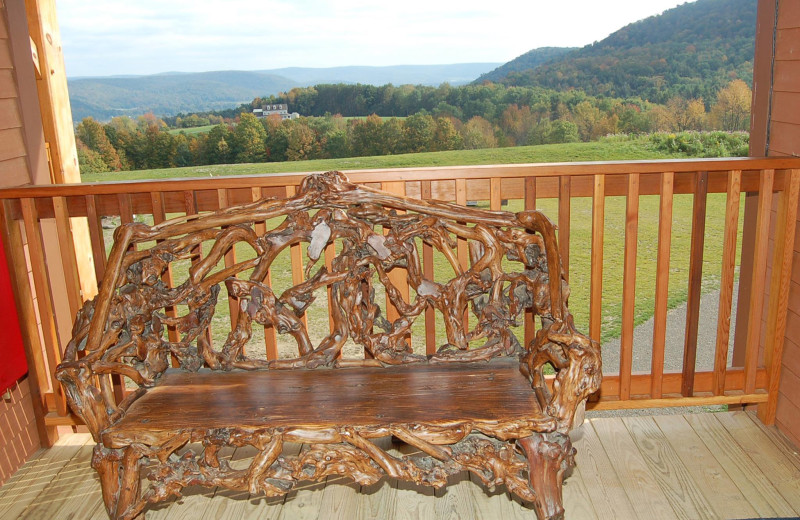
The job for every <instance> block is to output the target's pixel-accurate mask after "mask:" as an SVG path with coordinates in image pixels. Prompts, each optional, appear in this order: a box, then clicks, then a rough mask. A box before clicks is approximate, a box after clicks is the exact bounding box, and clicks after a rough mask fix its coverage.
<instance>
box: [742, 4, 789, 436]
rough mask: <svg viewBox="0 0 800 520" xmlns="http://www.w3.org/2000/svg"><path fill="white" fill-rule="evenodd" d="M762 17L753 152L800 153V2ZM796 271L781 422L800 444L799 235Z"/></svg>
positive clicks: (762, 7)
mask: <svg viewBox="0 0 800 520" xmlns="http://www.w3.org/2000/svg"><path fill="white" fill-rule="evenodd" d="M776 6H777V9H778V12H777V21H776V17H775V9H776ZM758 17H759V19H758V22H757V35H756V60H755V69H754V72H753V83H754V88H753V90H754V96H753V118H752V125H751V136H752V139H751V155H756V156H761V155H765V152H766V154H768V155H770V156H796V155H797V154H800V2H775V1H774V0H760V1H759V12H758ZM773 37H774V42H775V47H774V55H773V54H772V53H773V48H772V45H773ZM773 59H774V64H773ZM764 130H766V132H764ZM765 133H766V135H764V134H765ZM775 209H776V206H773V210H775ZM773 214H774V213H773ZM798 231H800V227H798ZM792 271H793V272H792V279H791V286H790V287H789V312H788V315H787V318H786V333H785V338H784V346H783V362H782V367H781V371H780V389H779V395H778V402H777V410H776V414H775V423H776V424H777V426H778V427H779V428H781V429H782V430H783V431H784V433H786V435H787V436H788V437H789V438H791V440H792V441H793V442H794V443H795V445H798V446H800V347H798V345H800V241H798V240H797V239H795V243H794V252H793V262H792Z"/></svg>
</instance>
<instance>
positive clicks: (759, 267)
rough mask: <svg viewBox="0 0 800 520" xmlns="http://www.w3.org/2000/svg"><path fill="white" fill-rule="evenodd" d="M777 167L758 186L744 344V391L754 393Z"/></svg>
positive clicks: (767, 173)
mask: <svg viewBox="0 0 800 520" xmlns="http://www.w3.org/2000/svg"><path fill="white" fill-rule="evenodd" d="M774 178H775V170H771V169H769V170H763V171H762V172H761V179H760V182H759V185H758V193H759V196H758V216H757V218H756V243H755V248H754V250H753V278H752V285H751V287H753V289H754V290H753V294H752V297H751V298H750V306H749V309H748V315H747V343H746V344H745V354H744V358H745V362H744V392H745V393H746V394H752V393H753V392H755V390H756V372H757V370H758V347H759V341H760V340H761V319H762V314H761V313H762V310H763V309H764V291H763V290H761V288H763V287H764V283H765V280H766V275H767V247H768V245H769V224H770V217H771V212H772V184H773V181H774Z"/></svg>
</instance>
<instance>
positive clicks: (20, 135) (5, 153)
mask: <svg viewBox="0 0 800 520" xmlns="http://www.w3.org/2000/svg"><path fill="white" fill-rule="evenodd" d="M25 157H26V149H25V136H24V130H23V128H22V118H21V117H20V110H19V90H18V88H17V84H16V82H15V79H14V60H13V53H12V49H11V38H10V37H9V33H8V20H7V16H6V11H5V8H4V7H3V8H0V186H17V185H20V184H27V183H28V182H30V176H29V175H28V165H27V161H26V160H25Z"/></svg>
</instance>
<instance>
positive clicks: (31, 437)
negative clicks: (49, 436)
mask: <svg viewBox="0 0 800 520" xmlns="http://www.w3.org/2000/svg"><path fill="white" fill-rule="evenodd" d="M6 397H7V398H6ZM0 431H2V433H1V434H0V485H2V484H3V483H4V482H5V481H7V480H8V479H9V478H11V476H12V475H13V474H14V472H16V471H17V470H18V469H19V468H20V467H21V466H22V465H23V464H24V463H25V461H26V460H28V458H29V457H30V456H31V455H32V454H33V452H34V451H36V450H37V449H39V435H38V433H37V432H36V419H35V417H34V414H33V399H32V397H31V388H30V385H29V384H28V379H27V378H24V379H22V381H20V382H19V383H18V384H17V385H15V386H14V387H13V388H11V389H10V391H9V393H8V394H7V396H5V397H2V398H0Z"/></svg>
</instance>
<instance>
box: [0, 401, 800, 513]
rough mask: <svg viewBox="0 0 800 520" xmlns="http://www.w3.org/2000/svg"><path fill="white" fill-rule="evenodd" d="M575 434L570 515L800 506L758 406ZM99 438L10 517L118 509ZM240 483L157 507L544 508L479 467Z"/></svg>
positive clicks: (55, 466)
mask: <svg viewBox="0 0 800 520" xmlns="http://www.w3.org/2000/svg"><path fill="white" fill-rule="evenodd" d="M575 446H576V448H577V449H578V455H577V461H578V466H577V469H576V471H575V473H574V474H573V475H572V476H571V477H570V478H569V479H567V481H566V483H565V486H564V502H565V507H566V510H567V518H579V519H582V518H597V519H610V518H615V519H628V518H630V519H638V518H647V519H648V520H657V519H662V518H663V519H671V518H686V519H700V518H726V519H732V518H758V517H762V518H765V517H766V518H776V517H784V518H786V517H788V518H792V517H797V516H798V515H800V455H798V453H797V448H795V447H794V446H792V445H791V444H790V443H789V442H788V441H787V440H786V439H785V437H783V436H782V435H781V434H780V433H779V432H778V431H777V430H775V429H774V428H768V427H764V426H763V425H761V424H760V423H759V422H758V420H757V419H755V418H754V417H753V416H751V415H750V414H748V413H744V412H725V413H713V414H712V413H706V414H692V415H663V416H654V417H625V418H617V417H615V418H602V419H599V418H596V419H591V420H589V421H587V423H586V424H585V425H584V427H583V431H582V435H581V438H579V439H577V441H576V442H575ZM92 447H93V444H92V442H91V439H90V438H89V437H88V435H84V434H73V435H70V436H67V437H65V438H62V439H61V440H60V441H59V443H58V445H57V446H55V447H54V448H52V449H50V450H41V451H39V452H38V453H37V454H36V455H35V456H34V457H33V458H32V459H31V460H30V461H29V462H28V463H27V464H26V465H25V466H23V468H22V469H20V471H18V472H17V473H16V474H15V475H14V476H13V477H12V479H11V480H10V481H9V482H8V483H6V484H5V485H4V486H3V487H2V488H0V518H3V519H12V518H25V519H37V520H38V519H43V520H44V519H67V518H70V519H71V518H74V519H105V518H107V516H106V515H105V510H104V509H103V507H102V503H101V498H100V486H99V483H98V480H97V476H96V474H95V472H94V471H93V470H92V469H91V468H90V467H89V458H90V456H91V452H92ZM239 455H241V454H239V453H234V458H237V456H239ZM358 491H360V492H358ZM236 495H237V494H236V493H231V492H229V491H225V490H219V491H216V492H215V491H214V490H210V491H208V490H202V489H201V490H198V491H197V492H196V494H190V495H189V496H186V497H184V498H182V499H181V500H180V501H177V502H172V503H169V504H166V505H165V506H162V507H160V508H159V509H155V510H150V511H149V512H148V514H147V518H148V519H149V520H155V519H166V518H169V519H171V520H172V519H183V518H185V519H222V518H228V519H260V520H264V519H284V518H285V519H315V518H323V519H333V518H343V519H348V520H350V519H359V518H363V519H373V518H378V519H382V518H398V519H399V518H402V519H406V518H419V519H434V518H436V519H439V518H465V519H466V518H482V519H486V518H503V519H523V518H525V519H532V518H535V515H534V514H533V512H532V511H531V510H528V509H525V508H524V507H522V506H521V505H520V504H519V503H518V502H516V501H513V500H510V499H509V497H508V494H507V493H505V492H503V491H502V490H497V491H495V492H493V493H490V492H488V491H486V490H485V489H484V488H483V487H481V486H480V485H479V484H476V483H475V482H473V481H471V480H470V478H469V476H467V475H462V476H460V477H459V478H456V479H455V480H454V481H453V482H451V484H450V485H449V486H448V487H447V488H446V491H441V492H436V496H434V493H433V491H432V490H430V489H429V488H420V487H415V486H410V485H406V484H404V483H398V482H396V481H391V480H388V481H384V482H381V483H379V484H376V485H375V486H372V487H370V488H364V489H361V486H359V485H357V484H353V483H350V482H348V481H346V480H344V479H329V480H328V481H327V482H326V483H324V484H317V485H313V486H306V487H303V488H301V489H299V490H297V491H295V492H293V493H291V494H290V495H288V496H287V497H286V498H285V500H284V499H278V500H273V499H270V500H267V499H264V498H260V499H253V500H244V499H242V498H244V494H243V493H239V494H238V495H239V496H238V497H236V498H238V500H233V497H235V496H236Z"/></svg>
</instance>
